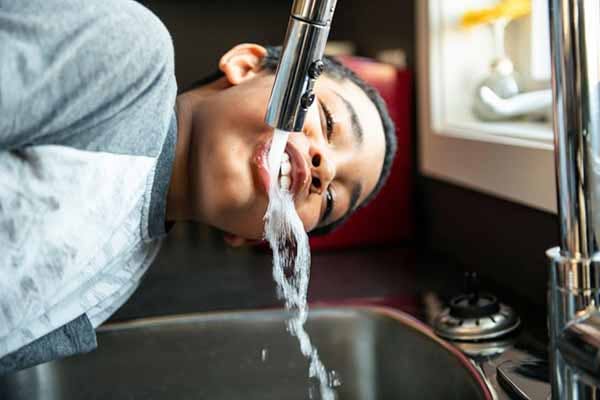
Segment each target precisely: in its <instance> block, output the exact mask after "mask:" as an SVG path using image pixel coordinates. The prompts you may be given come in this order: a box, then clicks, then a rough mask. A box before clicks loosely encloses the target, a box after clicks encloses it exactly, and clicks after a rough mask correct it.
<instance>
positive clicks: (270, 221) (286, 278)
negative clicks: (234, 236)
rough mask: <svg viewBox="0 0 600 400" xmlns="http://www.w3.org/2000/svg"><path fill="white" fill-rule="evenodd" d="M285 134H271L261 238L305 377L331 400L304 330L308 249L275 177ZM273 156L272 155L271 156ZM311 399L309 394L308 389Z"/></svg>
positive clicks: (291, 203)
mask: <svg viewBox="0 0 600 400" xmlns="http://www.w3.org/2000/svg"><path fill="white" fill-rule="evenodd" d="M287 135H288V134H287V133H286V132H282V131H278V130H276V131H275V135H274V137H273V142H272V145H271V149H270V151H269V156H268V160H269V172H270V178H271V179H270V181H271V182H272V183H274V184H271V185H270V188H269V206H268V207H267V212H266V214H265V239H266V240H267V241H268V242H269V245H270V246H271V250H272V251H273V279H274V280H275V282H276V284H277V290H278V295H279V297H280V298H281V299H283V300H284V301H285V307H286V308H287V309H288V310H290V311H292V312H293V316H292V317H291V318H290V319H289V320H288V321H287V329H288V331H289V332H290V333H291V334H292V335H293V336H295V337H296V338H297V339H298V342H299V343H300V351H301V352H302V354H303V355H304V356H305V357H306V358H308V359H309V360H310V366H309V378H316V379H318V381H319V388H320V393H321V399H322V400H335V397H336V396H335V392H334V390H333V389H332V388H331V387H330V386H331V385H330V384H329V379H328V374H327V369H326V368H325V365H323V362H322V361H321V359H320V357H319V353H318V351H317V349H316V347H315V346H314V345H313V344H312V342H311V340H310V336H309V335H308V333H307V332H306V330H305V329H304V323H305V322H306V319H307V318H308V302H307V293H308V283H309V279H310V246H309V243H308V235H307V234H306V232H305V231H304V225H303V224H302V220H301V219H300V217H299V216H298V214H297V213H296V208H295V206H294V200H293V198H292V195H291V194H290V193H289V192H287V191H283V190H281V189H280V188H279V185H278V184H277V182H278V175H279V165H280V163H281V157H282V155H283V151H284V149H285V144H286V142H287ZM273 153H275V154H273ZM309 397H310V398H311V399H312V398H313V396H312V391H310V390H309Z"/></svg>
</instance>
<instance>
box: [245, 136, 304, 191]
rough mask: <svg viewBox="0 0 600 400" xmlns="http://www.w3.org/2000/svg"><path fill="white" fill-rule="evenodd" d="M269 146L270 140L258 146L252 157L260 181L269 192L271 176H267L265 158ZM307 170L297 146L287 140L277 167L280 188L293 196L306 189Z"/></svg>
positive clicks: (266, 157)
mask: <svg viewBox="0 0 600 400" xmlns="http://www.w3.org/2000/svg"><path fill="white" fill-rule="evenodd" d="M270 148H271V142H270V141H268V142H266V143H264V144H262V145H261V146H259V148H258V150H257V152H256V155H255V157H254V159H255V161H256V164H257V166H258V173H259V176H260V181H261V183H262V186H263V188H264V189H265V192H266V193H268V192H269V186H270V184H271V177H270V176H269V168H268V165H267V159H268V154H269V149H270ZM309 175H310V174H309V170H308V165H307V164H306V161H305V160H304V157H302V154H301V153H300V151H299V150H298V148H297V147H296V146H295V145H294V144H293V143H292V142H290V141H288V143H287V145H286V147H285V152H284V153H283V155H282V157H281V163H280V167H279V174H278V177H277V184H278V185H279V188H280V189H281V190H284V191H287V192H290V193H292V195H294V197H295V196H296V195H297V194H298V193H300V192H301V191H303V190H304V189H306V187H305V186H306V184H307V183H308V179H307V178H308V177H309Z"/></svg>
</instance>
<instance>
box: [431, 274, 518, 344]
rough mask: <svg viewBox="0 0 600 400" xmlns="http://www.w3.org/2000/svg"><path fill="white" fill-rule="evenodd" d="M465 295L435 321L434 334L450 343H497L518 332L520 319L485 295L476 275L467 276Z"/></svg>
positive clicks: (506, 307)
mask: <svg viewBox="0 0 600 400" xmlns="http://www.w3.org/2000/svg"><path fill="white" fill-rule="evenodd" d="M465 289H466V290H465V293H464V294H461V295H458V296H456V297H454V298H453V299H452V300H450V304H449V307H448V308H447V309H446V310H444V311H442V313H441V314H440V315H438V316H437V317H436V319H435V321H434V330H435V332H436V333H437V334H438V335H439V336H442V337H444V338H446V339H450V340H461V341H479V340H486V339H494V338H498V337H500V336H504V335H506V334H508V333H510V332H512V331H514V330H515V329H516V328H517V327H518V326H519V324H520V322H521V321H520V319H519V317H518V316H517V314H516V313H515V312H514V310H513V309H512V308H510V307H508V306H507V305H504V304H501V303H500V302H499V301H498V299H497V298H496V296H493V295H491V294H488V293H481V292H480V290H479V280H478V279H477V275H476V274H475V273H468V274H466V275H465Z"/></svg>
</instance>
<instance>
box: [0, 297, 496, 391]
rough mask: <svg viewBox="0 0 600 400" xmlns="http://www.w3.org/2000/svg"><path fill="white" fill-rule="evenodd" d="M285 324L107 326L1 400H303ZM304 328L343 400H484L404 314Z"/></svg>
mask: <svg viewBox="0 0 600 400" xmlns="http://www.w3.org/2000/svg"><path fill="white" fill-rule="evenodd" d="M287 317H288V314H287V313H286V312H284V311H279V310H273V311H252V312H224V313H214V314H197V315H186V316H175V317H165V318H154V319H145V320H139V321H134V322H127V323H121V324H113V325H110V326H106V327H104V328H102V329H101V330H100V332H99V334H98V343H99V347H98V350H97V351H95V352H92V353H90V354H87V355H82V356H77V357H72V358H69V359H65V360H61V361H57V362H52V363H48V364H45V365H41V366H37V367H35V368H30V369H28V370H24V371H20V372H17V373H14V374H12V375H9V376H6V377H3V378H0V399H2V400H16V399H19V400H21V399H23V400H25V399H26V400H34V399H45V400H58V399H60V400H70V399H86V400H92V399H144V400H147V399H169V400H181V399H207V400H221V399H222V400H235V399H245V400H254V399H257V400H258V399H260V400H271V399H272V400H284V399H302V400H305V399H308V398H309V388H310V387H312V388H313V389H316V387H317V385H316V384H315V382H309V379H308V362H307V361H306V360H305V359H304V358H303V357H302V355H301V354H300V351H299V349H298V343H297V341H296V339H295V338H292V337H290V335H289V334H288V333H287V332H286V330H285V323H284V321H285V319H286V318H287ZM307 330H308V332H309V333H310V334H311V335H312V338H313V341H314V342H315V343H316V344H317V346H318V348H319V352H320V355H321V358H322V360H323V362H324V363H325V365H326V366H327V367H328V368H330V369H333V370H335V371H336V376H338V377H339V378H340V380H341V381H342V385H341V386H340V387H338V388H337V393H338V399H340V400H352V399H356V400H376V399H393V400H397V399H403V400H409V399H419V400H425V399H436V400H440V399H456V400H469V399H491V396H490V394H489V392H488V391H487V388H486V387H485V385H484V384H483V382H482V380H481V379H480V378H479V376H478V375H477V373H476V372H475V370H474V369H473V367H472V366H471V364H470V363H469V362H468V361H467V359H466V358H464V357H463V356H462V355H461V354H460V353H458V352H457V351H456V350H455V349H453V348H451V347H450V346H449V345H447V344H446V343H445V342H443V341H441V340H439V339H437V338H436V337H435V336H434V335H433V334H432V333H431V331H430V330H429V329H428V328H425V327H424V326H423V325H422V324H420V323H418V322H417V321H415V320H414V319H412V318H411V317H408V316H406V315H405V314H402V313H399V312H396V311H392V310H390V309H386V308H371V307H358V308H327V309H312V310H311V312H310V317H309V321H308V322H307ZM312 391H313V392H314V397H313V398H314V399H318V398H319V395H318V390H312Z"/></svg>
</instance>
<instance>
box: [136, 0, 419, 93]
mask: <svg viewBox="0 0 600 400" xmlns="http://www.w3.org/2000/svg"><path fill="white" fill-rule="evenodd" d="M141 3H142V4H144V5H145V6H147V7H148V8H150V9H151V10H152V11H153V12H154V13H156V14H157V15H158V16H159V18H160V19H161V20H162V21H163V23H164V24H165V25H166V26H167V28H168V29H169V31H170V32H171V35H172V37H173V41H174V44H175V64H176V76H177V80H178V83H179V85H180V86H181V85H186V84H189V83H190V82H192V81H195V80H197V79H199V78H200V77H203V76H205V75H207V74H209V73H210V72H212V71H214V70H215V69H216V66H217V62H218V60H219V57H220V56H221V54H222V53H223V52H225V51H226V50H228V49H229V48H230V47H231V46H233V45H235V44H238V43H243V42H258V43H264V44H272V45H278V44H281V42H282V41H283V37H284V35H285V29H286V27H287V21H288V17H289V11H290V8H291V5H292V0H289V1H285V0H256V1H247V0H204V1H191V0H188V1H186V0H150V1H141ZM413 16H414V3H413V1H412V0H410V1H407V0H401V1H392V0H371V1H368V2H365V1H363V0H341V1H339V2H338V6H337V9H336V13H335V16H334V19H333V25H332V30H331V35H330V39H331V40H343V41H351V42H353V43H354V44H355V46H356V49H357V53H358V54H360V55H364V56H371V57H373V56H375V55H376V54H377V53H378V52H379V51H380V50H383V49H388V48H402V49H404V50H405V52H406V55H407V61H408V64H409V65H412V62H413V60H414V57H413V53H414V33H413V32H414V17H413Z"/></svg>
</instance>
